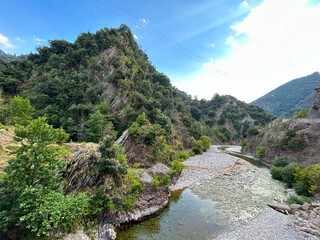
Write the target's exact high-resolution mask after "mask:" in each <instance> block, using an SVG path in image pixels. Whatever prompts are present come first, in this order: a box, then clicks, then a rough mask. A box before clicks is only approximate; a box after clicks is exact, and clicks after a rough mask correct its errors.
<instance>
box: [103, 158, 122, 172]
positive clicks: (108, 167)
mask: <svg viewBox="0 0 320 240" xmlns="http://www.w3.org/2000/svg"><path fill="white" fill-rule="evenodd" d="M118 167H119V166H118V163H117V162H116V161H115V160H114V159H102V160H101V161H100V164H99V172H101V173H106V174H110V175H113V174H115V172H116V171H117V169H118Z"/></svg>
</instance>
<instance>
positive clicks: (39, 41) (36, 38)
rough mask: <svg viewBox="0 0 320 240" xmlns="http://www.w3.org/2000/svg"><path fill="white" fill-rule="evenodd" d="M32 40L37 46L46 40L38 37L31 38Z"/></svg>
mask: <svg viewBox="0 0 320 240" xmlns="http://www.w3.org/2000/svg"><path fill="white" fill-rule="evenodd" d="M33 40H34V41H36V42H37V45H41V44H42V43H45V42H46V41H47V40H45V39H42V38H38V37H33Z"/></svg>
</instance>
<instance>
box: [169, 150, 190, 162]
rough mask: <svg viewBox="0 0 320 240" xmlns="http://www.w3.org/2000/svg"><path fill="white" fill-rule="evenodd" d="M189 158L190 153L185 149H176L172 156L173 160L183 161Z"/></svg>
mask: <svg viewBox="0 0 320 240" xmlns="http://www.w3.org/2000/svg"><path fill="white" fill-rule="evenodd" d="M188 158H189V155H188V153H186V152H185V151H176V152H175V153H174V155H173V157H172V160H178V161H180V162H183V161H185V160H187V159H188Z"/></svg>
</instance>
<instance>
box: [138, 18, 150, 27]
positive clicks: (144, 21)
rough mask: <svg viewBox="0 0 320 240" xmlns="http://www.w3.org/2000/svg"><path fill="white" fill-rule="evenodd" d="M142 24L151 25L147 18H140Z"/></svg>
mask: <svg viewBox="0 0 320 240" xmlns="http://www.w3.org/2000/svg"><path fill="white" fill-rule="evenodd" d="M140 22H141V23H142V25H143V26H146V25H148V24H149V23H150V21H149V20H147V19H145V18H140Z"/></svg>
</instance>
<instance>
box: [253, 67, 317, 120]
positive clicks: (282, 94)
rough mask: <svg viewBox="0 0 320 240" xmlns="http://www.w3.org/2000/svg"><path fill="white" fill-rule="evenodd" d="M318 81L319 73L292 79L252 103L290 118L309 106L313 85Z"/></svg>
mask: <svg viewBox="0 0 320 240" xmlns="http://www.w3.org/2000/svg"><path fill="white" fill-rule="evenodd" d="M319 82H320V74H319V73H317V72H316V73H313V74H311V75H309V76H306V77H302V78H299V79H295V80H292V81H290V82H288V83H286V84H284V85H282V86H280V87H278V88H276V89H275V90H273V91H271V92H269V93H267V94H266V95H264V96H263V97H261V98H259V99H257V100H255V101H254V102H252V104H254V105H257V106H259V107H261V108H263V109H265V110H266V111H267V112H269V113H271V114H272V115H275V116H282V117H289V118H292V117H293V116H295V115H296V113H297V112H299V111H301V110H302V109H303V108H309V107H310V106H311V104H312V102H313V98H314V94H315V91H314V87H315V86H316V85H317V84H318V83H319Z"/></svg>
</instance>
